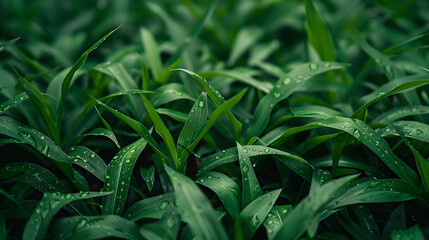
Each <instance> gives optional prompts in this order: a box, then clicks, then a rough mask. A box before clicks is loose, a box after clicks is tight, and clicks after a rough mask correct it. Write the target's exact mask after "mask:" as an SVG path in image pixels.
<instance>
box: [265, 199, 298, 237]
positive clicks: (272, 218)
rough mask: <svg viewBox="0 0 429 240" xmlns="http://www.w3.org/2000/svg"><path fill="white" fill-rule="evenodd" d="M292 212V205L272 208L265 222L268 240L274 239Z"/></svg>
mask: <svg viewBox="0 0 429 240" xmlns="http://www.w3.org/2000/svg"><path fill="white" fill-rule="evenodd" d="M290 210H292V205H278V206H274V207H273V208H271V211H270V213H269V214H268V215H267V218H266V219H265V221H264V227H265V229H266V230H267V236H268V239H270V240H271V239H274V237H275V236H276V234H277V232H278V231H279V230H280V227H281V226H282V225H283V218H285V215H286V214H287V213H288V212H289V211H290Z"/></svg>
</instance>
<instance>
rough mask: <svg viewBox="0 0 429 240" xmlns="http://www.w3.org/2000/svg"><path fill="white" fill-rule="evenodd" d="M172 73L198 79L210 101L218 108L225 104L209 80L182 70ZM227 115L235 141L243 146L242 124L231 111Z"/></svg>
mask: <svg viewBox="0 0 429 240" xmlns="http://www.w3.org/2000/svg"><path fill="white" fill-rule="evenodd" d="M172 71H181V72H185V73H187V74H189V75H191V76H192V77H194V79H196V80H197V81H198V82H199V83H200V84H201V86H203V88H204V90H206V92H207V94H208V95H209V97H210V99H211V100H212V101H213V102H214V103H215V104H216V105H217V106H220V105H221V104H223V103H224V102H225V99H224V98H223V96H222V95H221V94H220V93H219V91H217V90H216V89H215V88H214V87H213V86H211V85H210V84H209V83H208V82H207V80H206V79H205V78H203V77H201V76H200V75H198V74H196V73H194V72H192V71H190V70H187V69H182V68H178V69H172ZM225 115H226V117H227V118H228V120H229V121H230V122H231V124H232V127H233V128H234V133H235V140H236V141H237V142H239V143H240V144H241V127H242V125H241V123H240V122H239V121H238V120H237V119H236V118H235V116H234V115H232V113H231V112H230V111H228V112H227V113H226V114H225Z"/></svg>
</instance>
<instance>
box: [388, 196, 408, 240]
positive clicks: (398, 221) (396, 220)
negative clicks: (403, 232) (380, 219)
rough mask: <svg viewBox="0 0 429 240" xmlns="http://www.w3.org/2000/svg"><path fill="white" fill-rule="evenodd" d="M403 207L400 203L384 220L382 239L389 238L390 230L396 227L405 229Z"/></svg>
mask: <svg viewBox="0 0 429 240" xmlns="http://www.w3.org/2000/svg"><path fill="white" fill-rule="evenodd" d="M405 218H406V217H405V207H404V204H400V205H399V206H398V207H397V208H396V209H395V210H394V211H393V212H392V214H391V215H390V217H389V219H388V220H387V222H386V225H385V227H384V230H383V235H382V237H383V239H389V238H390V237H391V235H392V232H393V231H394V230H396V229H398V230H399V229H405V224H406V219H405Z"/></svg>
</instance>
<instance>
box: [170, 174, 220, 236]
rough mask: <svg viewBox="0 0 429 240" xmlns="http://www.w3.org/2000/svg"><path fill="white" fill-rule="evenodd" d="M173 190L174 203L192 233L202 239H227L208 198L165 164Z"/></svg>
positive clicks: (189, 180)
mask: <svg viewBox="0 0 429 240" xmlns="http://www.w3.org/2000/svg"><path fill="white" fill-rule="evenodd" d="M165 171H166V172H167V174H168V175H169V176H170V179H171V183H172V184H173V188H174V191H175V198H176V201H175V203H176V205H177V209H178V210H179V213H180V215H181V216H182V218H183V219H184V220H185V221H186V222H188V224H189V226H190V228H191V230H192V232H193V234H194V236H195V237H197V238H202V239H209V238H211V239H227V235H226V232H225V229H224V228H223V226H222V225H221V224H220V222H218V221H217V220H216V214H215V211H214V209H213V207H212V206H211V205H210V203H209V201H208V199H207V198H206V197H205V195H204V194H203V193H202V192H201V191H200V190H199V188H198V187H197V186H196V185H195V183H193V181H192V180H191V179H189V178H187V177H185V176H183V175H181V174H180V173H178V172H176V171H175V170H173V169H171V168H169V167H167V166H165Z"/></svg>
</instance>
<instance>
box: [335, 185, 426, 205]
mask: <svg viewBox="0 0 429 240" xmlns="http://www.w3.org/2000/svg"><path fill="white" fill-rule="evenodd" d="M347 188H348V190H347V191H346V192H344V193H342V194H341V195H339V196H338V197H336V198H335V199H334V200H332V202H330V203H329V204H328V206H327V209H336V208H341V207H344V206H348V205H353V204H361V203H383V202H403V201H408V200H411V199H414V198H419V197H420V196H421V194H420V192H419V189H418V188H416V187H415V186H412V185H410V184H409V183H407V182H405V181H403V180H400V179H376V180H369V181H365V182H357V183H354V184H351V187H347Z"/></svg>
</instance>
